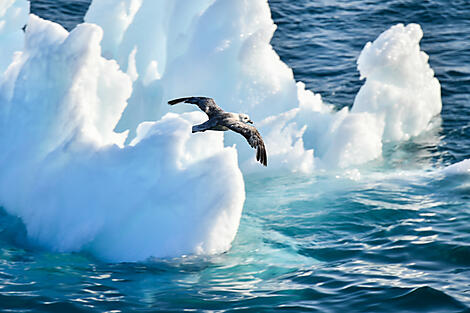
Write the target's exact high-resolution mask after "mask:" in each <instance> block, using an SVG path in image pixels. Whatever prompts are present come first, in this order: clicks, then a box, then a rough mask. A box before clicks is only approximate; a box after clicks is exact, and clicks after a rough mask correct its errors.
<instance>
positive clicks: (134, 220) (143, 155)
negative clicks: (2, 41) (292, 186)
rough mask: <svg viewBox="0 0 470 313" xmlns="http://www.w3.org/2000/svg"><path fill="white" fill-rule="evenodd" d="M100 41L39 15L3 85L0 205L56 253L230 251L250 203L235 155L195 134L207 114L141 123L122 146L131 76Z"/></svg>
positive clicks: (141, 255) (123, 257)
mask: <svg viewBox="0 0 470 313" xmlns="http://www.w3.org/2000/svg"><path fill="white" fill-rule="evenodd" d="M101 36H102V31H101V29H100V28H99V27H97V26H95V25H90V24H82V25H79V26H78V27H77V28H76V29H74V30H73V31H72V32H71V33H70V34H69V33H68V32H67V31H66V30H65V29H63V28H62V27H61V26H59V25H57V24H54V23H52V22H48V21H44V20H42V19H40V18H38V17H36V16H34V15H32V16H31V17H30V20H29V22H28V27H27V30H26V39H25V40H26V44H25V47H24V51H23V52H22V53H21V54H19V55H18V57H17V60H16V62H15V63H14V64H12V65H11V66H10V67H9V69H8V71H7V72H6V73H5V75H4V80H3V81H4V84H3V85H2V86H1V88H0V90H2V91H3V92H2V94H1V97H0V99H2V102H1V107H0V108H1V110H0V121H1V124H0V132H1V133H2V136H1V138H0V145H1V147H2V149H1V150H0V166H1V168H2V170H1V171H0V205H2V206H3V207H4V208H5V209H6V210H7V211H8V212H9V213H11V214H13V215H16V216H19V217H20V218H21V219H22V220H23V222H24V224H25V226H26V230H27V233H28V237H29V238H30V239H31V241H32V242H33V243H35V244H37V245H39V246H42V247H45V248H48V249H50V250H53V251H80V250H86V251H90V252H92V253H93V254H95V255H96V256H98V257H101V258H103V259H105V260H110V261H137V260H143V259H146V258H148V257H151V256H153V257H167V256H178V255H183V254H190V253H194V254H201V253H204V254H207V253H220V252H223V251H226V250H227V249H228V248H229V247H230V243H231V242H232V240H233V238H234V236H235V234H236V231H237V229H238V224H239V220H240V216H241V211H242V208H243V203H244V197H245V193H244V183H243V178H242V174H241V172H240V170H239V169H238V165H237V155H236V151H235V149H233V148H224V146H223V137H222V135H221V134H219V133H210V134H205V135H199V134H197V135H191V125H192V124H193V123H196V122H200V121H201V120H202V118H203V114H202V113H199V112H198V113H188V114H185V115H181V116H178V115H175V114H167V115H165V116H164V117H163V118H162V119H161V120H159V121H158V122H147V123H142V124H141V125H140V126H139V129H138V130H137V137H136V138H135V139H134V141H133V142H132V145H127V146H123V142H124V139H125V136H124V135H125V134H116V133H115V132H113V128H114V127H115V125H116V123H117V121H118V120H119V118H120V116H121V113H122V111H123V109H124V108H125V105H126V99H127V98H128V97H129V96H130V93H131V80H130V79H129V78H128V76H127V75H126V74H124V73H122V72H121V71H120V70H119V67H118V65H117V64H116V62H114V61H109V60H106V59H104V58H102V57H101V48H100V40H101ZM11 82H14V83H11Z"/></svg>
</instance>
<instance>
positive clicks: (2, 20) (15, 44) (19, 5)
mask: <svg viewBox="0 0 470 313" xmlns="http://www.w3.org/2000/svg"><path fill="white" fill-rule="evenodd" d="M28 13H29V2H28V1H26V0H16V1H15V0H2V1H0V74H1V73H2V72H3V71H5V69H6V68H7V67H8V65H10V63H11V62H12V59H13V53H14V52H15V51H19V50H22V48H23V31H22V30H21V29H22V28H23V26H24V25H25V24H26V21H27V19H28Z"/></svg>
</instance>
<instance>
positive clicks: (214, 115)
mask: <svg viewBox="0 0 470 313" xmlns="http://www.w3.org/2000/svg"><path fill="white" fill-rule="evenodd" d="M180 102H185V103H192V104H196V105H197V106H198V107H199V108H200V109H201V111H203V112H204V113H206V114H207V116H208V117H209V119H208V120H207V121H205V122H204V123H202V124H199V125H194V126H193V128H192V132H193V133H197V132H204V131H206V130H215V131H227V130H232V131H234V132H237V133H240V134H242V135H243V137H245V139H246V140H247V141H248V143H249V144H250V146H251V147H252V148H256V159H257V160H258V161H259V162H260V163H261V164H263V165H264V166H267V164H268V159H267V156H266V148H265V146H264V142H263V138H261V135H260V133H259V132H258V130H257V129H256V128H255V127H254V126H251V125H248V123H250V124H253V122H252V121H251V120H250V117H249V116H248V115H246V114H243V113H231V112H225V111H224V110H222V109H221V108H220V107H219V106H218V105H217V104H216V103H215V101H214V100H213V99H212V98H207V97H187V98H178V99H174V100H171V101H168V104H169V105H175V104H177V103H180Z"/></svg>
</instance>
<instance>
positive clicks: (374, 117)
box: [85, 0, 441, 172]
mask: <svg viewBox="0 0 470 313" xmlns="http://www.w3.org/2000/svg"><path fill="white" fill-rule="evenodd" d="M85 20H87V21H88V22H93V23H97V24H98V25H100V26H102V27H103V29H104V41H103V50H104V55H105V56H106V57H108V58H112V59H116V60H117V62H118V63H119V64H120V65H121V67H122V68H123V69H124V70H125V71H127V73H129V75H130V76H131V77H132V78H133V81H134V82H133V85H134V93H133V95H132V97H131V99H130V101H129V106H128V107H127V109H126V112H124V115H123V117H122V119H121V121H120V123H119V125H118V129H119V130H125V129H129V130H130V131H131V137H132V136H133V135H132V132H133V129H135V128H136V126H137V125H138V123H140V122H141V121H143V120H146V119H149V118H151V119H158V118H159V117H161V116H162V115H164V114H165V113H166V112H168V110H169V109H170V108H169V107H168V106H167V105H166V101H167V100H168V99H171V98H174V97H180V96H188V95H205V96H211V97H213V98H214V99H215V100H216V102H217V103H218V104H219V105H220V106H221V107H223V108H224V109H225V110H228V111H237V112H238V111H241V112H245V113H249V114H250V116H251V117H252V119H253V120H254V121H255V123H256V124H257V126H259V128H260V130H261V134H262V135H263V136H264V137H265V139H266V144H267V151H268V158H269V161H270V162H269V163H270V167H271V169H288V170H290V171H302V172H312V171H313V169H314V168H315V167H322V168H324V167H326V168H332V167H333V168H335V167H340V168H346V167H351V166H356V165H359V164H363V163H365V162H367V161H370V160H373V159H376V158H378V157H380V156H381V154H382V145H383V142H386V141H396V140H407V139H409V138H410V137H412V136H416V135H419V134H420V133H422V132H423V131H426V130H427V129H428V128H429V127H430V121H431V119H432V118H433V117H434V116H435V115H437V114H439V113H440V109H441V99H440V85H439V82H438V81H437V79H436V78H435V77H434V73H433V71H432V70H431V68H430V67H429V65H428V62H427V60H428V57H427V55H426V54H425V53H424V52H422V51H420V48H419V41H420V39H421V37H422V31H421V28H420V26H419V25H416V24H410V25H408V26H404V25H396V26H394V27H392V28H391V29H389V30H388V31H386V32H384V33H383V34H382V35H381V36H379V38H377V40H376V41H375V42H374V43H368V44H367V45H366V46H365V47H364V50H363V52H362V53H361V56H360V58H359V61H358V68H359V70H360V71H361V75H362V77H365V78H366V83H365V85H364V86H363V87H362V88H361V91H360V92H359V94H358V95H357V97H356V100H355V103H354V106H353V109H352V111H351V112H349V111H348V110H347V109H345V110H343V111H341V112H340V113H334V112H333V111H332V109H331V107H330V106H328V105H326V104H324V103H323V102H322V100H321V97H320V96H319V95H315V94H313V93H312V92H311V91H308V90H305V86H304V84H302V83H297V84H296V82H295V80H294V77H293V73H292V70H291V69H290V68H288V67H287V66H286V64H284V63H283V62H282V61H281V60H280V58H279V56H278V55H277V54H276V52H275V51H274V50H273V48H272V46H271V45H270V40H271V38H272V35H273V33H274V30H275V28H276V26H275V25H274V23H273V21H272V19H271V15H270V10H269V6H268V2H267V1H264V0H256V1H223V0H219V1H214V0H199V1H187V0H177V1H173V0H172V1H158V2H156V1H149V0H121V1H118V5H115V2H114V1H113V2H112V4H111V2H110V1H107V0H95V1H93V3H92V5H91V7H90V9H89V11H88V13H87V16H86V17H85ZM312 57H314V56H312ZM171 110H176V111H177V112H182V111H184V110H189V108H186V107H185V108H182V107H179V108H177V107H172V108H171ZM325 130H326V131H325ZM226 141H227V142H228V143H237V148H238V150H239V153H240V162H241V165H242V168H243V169H244V170H245V171H249V170H258V171H259V170H264V169H262V168H261V167H258V166H256V162H255V161H254V158H253V152H252V151H250V148H249V147H247V145H246V144H245V143H244V142H243V138H238V137H237V136H233V135H231V134H228V135H226Z"/></svg>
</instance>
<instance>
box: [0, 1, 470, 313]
mask: <svg viewBox="0 0 470 313" xmlns="http://www.w3.org/2000/svg"><path fill="white" fill-rule="evenodd" d="M269 3H270V6H271V10H272V15H273V19H274V21H275V23H276V24H277V25H278V29H277V31H276V33H275V35H274V38H273V40H272V44H273V46H274V48H275V50H276V51H277V52H278V53H279V55H280V56H281V58H282V59H283V60H284V61H285V62H286V63H287V64H288V65H289V66H290V67H292V68H293V70H294V74H295V77H296V79H297V80H300V81H303V82H305V83H306V84H307V88H309V89H311V90H313V91H315V92H316V93H320V94H321V95H322V97H323V98H324V100H325V101H327V102H329V103H332V104H334V105H335V106H336V107H338V108H341V107H343V106H351V105H352V103H353V100H354V97H355V95H356V93H357V91H358V90H359V88H360V86H361V84H362V83H361V82H360V81H359V80H358V78H359V74H358V72H357V70H356V63H355V62H356V60H357V57H358V55H359V53H360V51H361V49H362V47H363V46H364V44H365V43H366V42H367V41H371V40H374V39H375V38H376V37H377V36H378V35H379V34H380V33H381V32H383V31H384V30H386V29H388V28H389V27H390V26H391V25H394V24H396V23H399V22H403V23H410V22H415V23H419V24H420V25H421V26H422V28H423V31H424V38H423V40H422V42H421V48H422V49H423V50H424V51H425V52H426V53H427V54H429V56H430V64H431V66H432V68H433V69H434V71H435V72H436V76H437V77H438V79H439V80H440V82H441V85H442V99H443V110H442V114H441V119H442V121H441V127H440V128H439V129H437V130H436V131H434V132H432V133H429V134H426V135H424V136H420V137H419V138H415V139H413V140H410V141H407V142H402V143H400V144H388V145H387V146H386V147H385V153H384V158H383V159H380V160H377V161H374V162H372V163H369V164H366V165H364V166H363V167H362V168H360V171H361V177H360V179H356V176H355V175H356V174H355V172H340V171H337V172H316V173H315V174H314V175H309V176H303V175H300V174H291V175H284V176H279V177H269V178H266V177H258V176H256V175H251V176H250V175H248V176H246V177H245V182H246V198H247V200H246V203H245V207H244V211H243V216H242V220H241V225H240V228H239V231H238V234H237V237H236V239H235V241H234V243H233V247H232V249H231V250H230V251H228V252H227V253H224V254H221V255H216V256H207V257H194V256H185V257H181V258H176V259H164V260H162V259H155V260H149V261H148V262H142V263H118V264H108V263H104V262H101V261H99V260H96V259H95V258H93V257H92V256H90V255H86V254H83V253H72V254H70V253H67V254H60V253H51V252H47V251H42V250H38V249H36V248H34V247H30V246H28V244H27V241H26V239H25V231H24V226H23V225H22V223H21V221H19V220H18V219H16V218H14V217H11V216H8V215H6V213H4V212H2V213H1V214H0V242H1V246H0V247H1V248H0V311H8V312H41V311H42V312H104V311H115V312H118V311H122V312H133V311H135V312H156V311H162V312H168V311H173V312H180V311H183V310H188V311H207V312H235V311H237V312H275V311H277V312H283V311H289V312H470V204H469V199H470V179H469V177H468V176H464V175H452V176H448V175H445V174H444V173H443V172H441V171H440V169H441V168H444V167H445V166H447V165H449V164H453V163H456V162H459V161H462V160H464V159H467V158H470V152H469V151H470V149H469V148H470V147H469V145H470V140H469V136H470V127H469V126H470V65H469V64H470V34H468V31H467V30H468V29H470V19H469V18H468V15H469V14H470V2H469V1H465V0H462V1H458V0H455V1H444V0H439V1H438V0H430V1H402V0H400V1H398V0H397V1H345V0H344V1H339V0H336V1H335V0H329V1H326V0H323V1H307V0H299V1H287V0H283V1H270V2H269ZM88 4H89V1H85V0H83V1H82V0H80V1H53V0H41V1H39V0H37V1H32V2H31V10H32V11H33V12H34V13H36V14H38V15H40V16H42V17H45V18H48V19H51V20H55V21H58V22H60V23H62V24H63V25H64V26H65V27H67V28H68V29H71V28H73V27H74V25H75V24H76V23H78V22H80V21H81V20H82V16H83V14H84V13H85V12H86V9H87V6H88Z"/></svg>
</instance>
